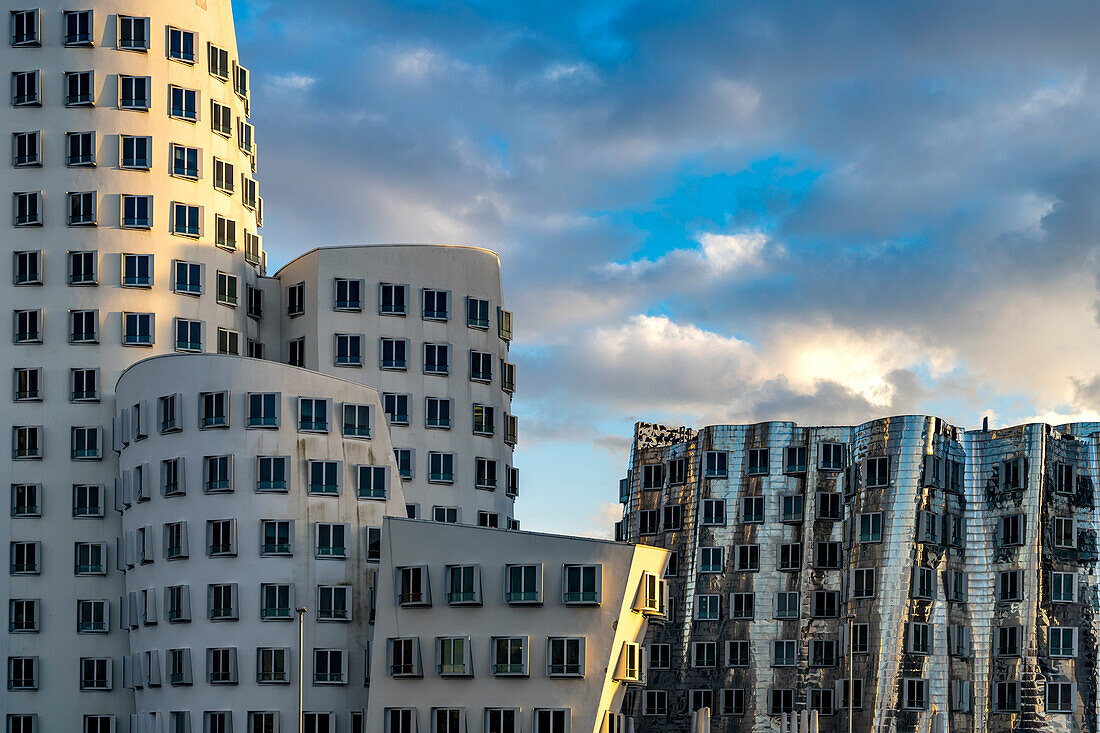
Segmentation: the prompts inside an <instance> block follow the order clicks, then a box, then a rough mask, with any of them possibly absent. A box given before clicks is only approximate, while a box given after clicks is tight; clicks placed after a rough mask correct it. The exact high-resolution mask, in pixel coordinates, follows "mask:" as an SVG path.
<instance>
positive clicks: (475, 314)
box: [466, 298, 489, 329]
mask: <svg viewBox="0 0 1100 733" xmlns="http://www.w3.org/2000/svg"><path fill="white" fill-rule="evenodd" d="M466 325H467V326H469V327H470V328H480V329H488V328H489V301H487V300H480V299H478V298H466Z"/></svg>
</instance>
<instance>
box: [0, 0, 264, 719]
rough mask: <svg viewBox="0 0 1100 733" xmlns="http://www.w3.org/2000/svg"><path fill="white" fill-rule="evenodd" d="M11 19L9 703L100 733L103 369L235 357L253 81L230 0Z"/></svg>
mask: <svg viewBox="0 0 1100 733" xmlns="http://www.w3.org/2000/svg"><path fill="white" fill-rule="evenodd" d="M9 10H10V11H11V12H9V13H8V16H9V22H10V26H9V33H10V35H9V38H8V42H7V43H3V44H0V60H2V62H3V65H4V66H5V67H6V68H7V69H8V71H9V76H10V79H11V99H10V103H9V104H8V105H4V106H3V112H2V113H0V114H2V120H3V123H2V127H4V128H6V129H7V130H8V132H9V134H10V135H11V140H12V158H11V163H10V165H9V166H7V167H5V168H3V174H2V175H3V178H4V181H5V183H6V186H5V188H6V189H7V191H8V192H9V193H8V195H9V196H10V197H11V200H12V214H11V217H12V218H11V220H10V224H9V230H8V231H9V234H8V240H7V241H8V249H9V251H10V255H9V258H10V259H9V262H10V263H11V268H12V269H11V278H12V279H11V287H8V288H5V290H4V292H5V293H6V295H4V304H5V310H6V311H7V313H8V314H9V315H8V316H7V317H8V318H9V319H10V321H9V322H10V324H11V326H10V328H11V331H10V338H11V345H10V346H9V347H7V348H5V349H3V351H2V354H0V364H2V366H3V370H4V371H5V373H7V374H10V375H11V377H10V379H11V390H12V392H11V399H10V401H9V402H8V404H9V407H8V409H7V410H6V411H5V415H6V416H7V419H6V420H5V423H6V425H5V429H6V430H8V431H9V433H10V435H11V450H10V451H9V452H7V453H5V454H4V455H0V474H2V475H4V476H6V477H7V478H8V482H9V484H10V491H11V512H10V517H9V518H8V519H7V520H6V521H4V522H2V523H0V540H2V542H3V544H4V546H5V547H6V548H7V549H8V551H9V573H8V577H7V583H6V588H5V591H6V592H5V594H4V595H5V596H6V598H7V604H6V605H7V609H6V610H7V614H8V615H7V619H8V632H9V633H7V634H3V635H2V636H0V656H2V657H3V658H4V660H5V664H6V671H7V682H8V684H7V689H6V691H5V698H4V700H5V702H4V705H3V706H2V707H3V708H4V709H5V712H6V713H7V714H8V715H9V716H11V717H10V718H9V721H8V726H9V730H14V731H16V732H17V733H23V731H27V730H42V731H47V730H58V731H81V730H87V731H94V732H95V733H99V732H100V731H106V730H112V728H110V727H107V726H112V725H114V723H113V722H111V721H112V720H115V719H123V718H125V716H126V715H128V714H129V713H130V712H132V711H133V709H134V708H133V705H134V701H133V695H132V694H131V693H130V692H129V691H127V690H125V689H124V688H123V686H122V684H121V668H120V667H121V665H119V664H118V663H117V661H115V662H112V660H120V659H121V658H122V657H123V656H124V655H125V654H127V653H128V645H127V638H126V634H125V633H123V632H122V631H120V630H119V627H118V623H117V619H118V608H117V604H118V598H119V597H120V596H122V595H123V593H124V581H123V576H122V574H121V573H118V572H116V571H115V570H114V566H115V563H114V557H113V556H114V546H115V538H116V537H117V536H118V535H119V520H118V514H117V513H114V512H113V510H112V499H111V495H112V493H113V486H114V480H115V476H116V466H115V461H114V456H113V454H112V452H111V420H112V417H113V416H114V414H115V407H114V405H113V404H112V402H113V399H112V390H113V387H114V384H115V381H116V379H117V378H118V375H119V374H120V373H121V372H122V370H123V369H125V368H126V367H127V366H129V365H130V364H132V363H134V362H136V361H139V360H141V359H144V358H146V357H148V356H151V355H154V354H160V353H167V352H172V351H175V350H202V351H217V350H221V351H226V352H236V353H244V352H245V349H246V344H247V342H248V340H249V339H250V338H255V337H256V336H257V334H258V333H259V326H258V324H257V322H256V321H255V319H252V318H249V317H248V315H247V314H246V310H247V306H246V300H247V293H248V288H249V284H250V283H252V282H253V281H254V280H255V279H256V278H257V276H258V275H259V271H260V269H261V267H262V263H263V254H262V252H261V250H260V240H259V237H258V234H257V231H258V227H259V226H260V224H261V211H262V202H261V201H260V199H259V197H258V194H257V191H256V184H255V181H254V179H253V164H254V153H255V148H254V136H253V133H252V128H251V126H250V125H249V124H248V122H247V118H248V72H247V70H246V69H244V68H243V67H240V66H239V65H238V64H237V53H236V42H235V38H234V28H233V17H232V12H231V8H230V3H229V2H228V0H204V1H203V2H148V0H145V1H139V0H115V1H113V2H98V1H94V2H89V3H82V4H79V5H76V6H71V5H66V4H63V3H58V2H53V1H52V0H46V2H43V3H38V4H36V5H35V6H33V7H31V8H29V9H23V8H22V7H19V6H13V7H9ZM108 621H109V622H110V623H108ZM58 700H66V701H69V704H65V705H58V704H57V701H58ZM99 715H102V716H105V717H103V718H99V717H97V716H99ZM35 716H37V718H36V717H35ZM32 726H38V727H32Z"/></svg>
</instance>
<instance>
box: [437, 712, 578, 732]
mask: <svg viewBox="0 0 1100 733" xmlns="http://www.w3.org/2000/svg"><path fill="white" fill-rule="evenodd" d="M570 713H571V709H569V708H564V709H555V710H548V709H545V708H535V733H569V720H570ZM455 730H456V731H457V730H458V729H457V728H456V729H455Z"/></svg>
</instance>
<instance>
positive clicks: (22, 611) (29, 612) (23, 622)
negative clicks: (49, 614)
mask: <svg viewBox="0 0 1100 733" xmlns="http://www.w3.org/2000/svg"><path fill="white" fill-rule="evenodd" d="M40 609H41V601H39V600H38V599H37V598H34V599H28V598H12V599H9V600H8V631H9V632H10V633H13V634H36V633H38V631H39V630H40V628H41V622H40V620H39V611H40ZM29 732H30V729H28V733H29Z"/></svg>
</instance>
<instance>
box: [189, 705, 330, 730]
mask: <svg viewBox="0 0 1100 733" xmlns="http://www.w3.org/2000/svg"><path fill="white" fill-rule="evenodd" d="M311 715H316V713H307V714H306V719H307V720H308V719H309V716H311ZM202 718H203V723H202V724H203V731H204V733H232V729H233V714H232V713H231V712H229V711H227V710H206V711H203V714H202Z"/></svg>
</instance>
